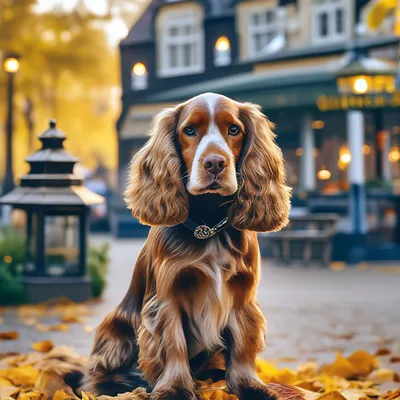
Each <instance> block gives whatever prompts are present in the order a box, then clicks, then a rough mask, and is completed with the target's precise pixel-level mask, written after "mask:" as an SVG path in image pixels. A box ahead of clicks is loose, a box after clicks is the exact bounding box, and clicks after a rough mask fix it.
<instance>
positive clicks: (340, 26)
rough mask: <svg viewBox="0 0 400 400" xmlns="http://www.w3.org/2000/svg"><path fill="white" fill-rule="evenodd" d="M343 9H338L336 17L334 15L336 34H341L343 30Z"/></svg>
mask: <svg viewBox="0 0 400 400" xmlns="http://www.w3.org/2000/svg"><path fill="white" fill-rule="evenodd" d="M343 11H344V10H343V9H342V8H339V9H337V10H336V15H335V20H336V32H337V33H343V31H344V29H343V20H344V18H343V17H344V15H343V14H344V13H343Z"/></svg>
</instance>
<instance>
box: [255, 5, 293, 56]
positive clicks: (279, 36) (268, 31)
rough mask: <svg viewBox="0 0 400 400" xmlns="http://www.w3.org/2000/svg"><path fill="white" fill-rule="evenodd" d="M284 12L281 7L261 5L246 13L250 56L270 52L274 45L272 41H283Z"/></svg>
mask: <svg viewBox="0 0 400 400" xmlns="http://www.w3.org/2000/svg"><path fill="white" fill-rule="evenodd" d="M284 12H285V10H284V9H281V8H271V7H267V8H265V7H263V8H261V9H260V8H259V9H257V10H254V11H251V12H250V13H249V14H248V35H249V36H248V40H249V49H248V54H249V56H250V57H254V56H258V55H262V54H268V53H271V52H273V51H271V49H272V48H275V47H276V46H275V43H274V42H276V41H279V42H282V41H283V42H284V20H285V16H284ZM270 47H271V49H270ZM272 50H273V49H272Z"/></svg>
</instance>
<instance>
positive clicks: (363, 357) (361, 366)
mask: <svg viewBox="0 0 400 400" xmlns="http://www.w3.org/2000/svg"><path fill="white" fill-rule="evenodd" d="M347 360H348V361H349V362H350V363H351V364H352V366H353V367H354V369H355V370H356V373H357V375H363V374H369V373H370V372H371V371H372V370H373V369H374V368H377V367H378V362H377V360H376V358H375V357H373V356H372V355H371V354H369V353H368V352H367V351H365V350H358V351H356V352H355V353H353V354H352V355H351V356H349V357H348V358H347Z"/></svg>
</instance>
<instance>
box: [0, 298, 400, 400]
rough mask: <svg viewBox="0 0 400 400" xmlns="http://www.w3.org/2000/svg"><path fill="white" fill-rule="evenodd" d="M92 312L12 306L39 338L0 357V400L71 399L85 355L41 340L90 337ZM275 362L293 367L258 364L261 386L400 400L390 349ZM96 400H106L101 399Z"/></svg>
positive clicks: (398, 364)
mask: <svg viewBox="0 0 400 400" xmlns="http://www.w3.org/2000/svg"><path fill="white" fill-rule="evenodd" d="M92 313H93V310H92V308H91V307H88V306H87V305H82V304H75V303H72V302H69V301H68V300H62V301H58V302H57V303H47V304H41V305H39V306H25V307H20V308H18V309H17V314H18V318H19V319H20V321H21V326H25V325H28V326H31V327H32V329H34V330H35V331H37V332H40V333H41V335H42V337H43V340H42V341H39V342H33V343H31V352H29V353H27V354H19V353H17V352H14V353H12V352H5V353H0V399H1V400H3V399H4V400H36V399H38V400H39V399H40V400H46V399H52V398H53V399H55V400H63V399H67V398H75V399H77V397H76V396H75V395H74V394H73V392H72V390H71V388H69V387H68V386H67V385H66V384H65V383H64V381H63V379H62V377H63V376H64V374H65V373H66V372H67V371H68V370H70V369H71V368H74V367H76V368H80V367H81V366H82V365H83V364H84V363H85V357H84V356H82V355H78V354H77V353H76V352H75V351H74V349H73V348H72V347H68V346H55V345H54V344H53V342H52V341H51V340H49V339H48V338H46V336H47V335H49V334H50V333H51V332H58V333H59V334H60V335H64V336H63V337H64V338H65V339H66V340H67V336H66V335H68V333H67V332H68V331H69V329H70V327H71V326H72V325H76V324H79V326H81V329H82V330H84V331H85V330H87V332H88V333H90V332H91V331H92V327H91V326H90V325H87V324H86V323H87V321H88V318H90V316H91V314H92ZM49 315H51V316H52V317H53V320H54V321H56V323H54V324H52V325H46V324H44V323H42V322H41V318H44V317H48V316H49ZM0 323H1V321H0ZM0 328H1V327H0ZM3 328H4V325H3ZM353 335H354V334H353V333H352V332H349V333H347V334H342V335H341V337H340V339H341V340H350V339H351V338H352V337H353ZM18 338H19V332H18V331H7V330H5V329H0V346H1V344H2V343H5V342H15V343H17V340H18ZM398 350H400V349H398ZM280 361H281V362H282V361H286V362H288V363H292V364H297V365H296V366H294V367H292V368H282V367H280V366H279V365H280V364H279V363H276V362H273V361H264V360H261V359H260V360H258V363H257V372H258V374H259V376H260V378H261V379H262V380H263V381H264V382H266V383H267V382H272V383H284V384H289V385H295V386H298V387H301V388H303V389H305V390H309V391H312V392H314V393H317V394H319V396H320V398H321V399H324V400H331V399H332V400H343V399H347V400H361V399H382V400H394V399H400V376H399V374H398V372H396V371H399V369H400V351H398V353H396V350H393V349H390V348H385V347H380V348H378V349H377V350H376V352H375V354H371V353H369V352H367V351H365V350H358V351H355V352H353V353H352V354H348V355H346V354H342V353H341V352H337V353H336V358H335V359H332V360H331V362H330V363H326V364H324V365H321V364H318V363H317V362H316V361H307V362H304V363H299V362H298V360H297V359H291V358H290V357H286V359H284V360H283V359H281V360H280ZM197 386H198V389H199V391H200V393H201V397H202V399H204V400H207V399H210V400H218V399H231V400H233V399H236V397H235V396H233V395H231V394H229V393H227V392H226V390H225V382H223V381H221V382H211V381H202V382H200V381H199V382H197ZM119 397H120V400H136V399H147V398H148V394H147V393H146V392H145V391H144V390H142V389H138V390H137V391H135V392H134V393H125V394H121V395H120V396H119ZM81 398H82V399H83V400H93V396H92V395H91V394H90V393H82V394H81ZM100 398H101V400H107V399H108V400H109V398H108V397H106V396H100Z"/></svg>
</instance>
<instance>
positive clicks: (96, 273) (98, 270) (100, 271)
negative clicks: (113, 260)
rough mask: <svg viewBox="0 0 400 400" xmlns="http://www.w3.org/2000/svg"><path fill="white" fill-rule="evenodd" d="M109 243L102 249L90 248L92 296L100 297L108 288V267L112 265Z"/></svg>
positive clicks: (89, 264) (89, 271) (89, 263)
mask: <svg viewBox="0 0 400 400" xmlns="http://www.w3.org/2000/svg"><path fill="white" fill-rule="evenodd" d="M108 251H109V246H108V243H104V244H103V245H102V246H100V247H90V248H89V257H88V273H89V276H90V278H91V280H92V295H93V297H94V298H98V297H100V296H101V295H102V294H103V292H104V289H105V288H106V285H107V281H106V277H107V273H108V265H109V263H110V259H109V255H108Z"/></svg>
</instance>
